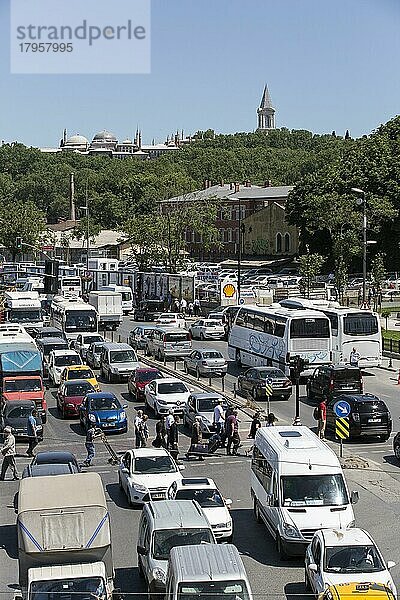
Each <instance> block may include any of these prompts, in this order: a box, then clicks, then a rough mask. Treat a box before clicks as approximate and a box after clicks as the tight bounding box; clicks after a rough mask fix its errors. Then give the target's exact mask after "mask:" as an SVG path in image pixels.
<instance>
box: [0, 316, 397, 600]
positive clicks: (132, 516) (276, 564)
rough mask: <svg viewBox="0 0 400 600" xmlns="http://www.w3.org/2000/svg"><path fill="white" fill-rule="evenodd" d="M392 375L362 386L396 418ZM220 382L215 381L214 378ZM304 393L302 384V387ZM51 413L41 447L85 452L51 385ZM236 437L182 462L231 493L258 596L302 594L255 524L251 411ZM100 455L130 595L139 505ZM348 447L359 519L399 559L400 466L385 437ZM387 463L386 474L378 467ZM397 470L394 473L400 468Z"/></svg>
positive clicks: (5, 522)
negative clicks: (229, 447) (231, 449)
mask: <svg viewBox="0 0 400 600" xmlns="http://www.w3.org/2000/svg"><path fill="white" fill-rule="evenodd" d="M133 326H134V323H133V322H131V321H130V319H129V318H126V319H125V320H124V323H123V324H122V326H121V328H120V331H119V332H118V333H117V336H118V335H121V337H122V339H123V341H125V338H126V336H127V333H128V332H129V331H130V329H132V328H133ZM194 345H195V346H204V345H207V346H209V347H211V346H212V347H216V348H219V349H221V350H222V351H223V352H224V353H226V349H227V345H226V343H225V342H205V343H204V342H194ZM237 374H238V371H237V367H236V366H235V365H234V364H230V365H229V373H228V375H227V377H226V387H227V389H229V390H231V389H232V388H233V383H234V382H235V380H236V376H237ZM391 377H394V374H393V373H392V372H389V371H385V370H379V369H377V370H375V371H374V372H373V373H371V374H368V375H366V376H365V379H364V381H365V388H366V391H369V392H372V393H377V394H379V395H381V396H382V397H383V399H384V400H385V401H386V402H387V404H388V406H389V408H390V410H391V411H392V415H393V419H394V424H395V426H396V423H397V418H398V417H399V416H400V407H399V402H398V396H399V391H400V386H397V385H396V382H395V381H392V380H391ZM216 385H217V387H218V386H219V383H216ZM102 388H103V389H105V390H110V391H114V392H115V393H117V394H118V395H119V396H120V397H122V399H123V400H124V402H126V403H127V404H128V409H127V411H128V415H129V418H130V424H131V422H132V418H133V416H134V414H135V409H137V408H142V405H141V404H140V403H136V402H133V401H132V400H131V399H130V398H129V397H128V395H127V394H126V384H113V385H107V384H102ZM302 392H303V394H304V389H302ZM47 394H48V403H49V407H50V408H49V413H50V414H49V419H48V422H47V424H46V426H45V439H44V441H43V443H42V444H41V445H40V449H60V448H63V449H67V450H70V451H72V452H74V453H75V454H76V455H77V456H78V458H79V459H83V458H84V457H85V448H84V436H83V432H82V431H81V430H80V427H79V424H78V422H77V421H76V420H72V419H71V420H66V421H63V420H61V419H60V418H59V416H58V414H57V411H56V408H55V406H56V401H55V389H53V388H52V389H49V390H48V392H47ZM271 410H273V412H274V413H275V414H276V415H277V416H278V419H279V420H280V421H281V422H283V423H291V422H292V420H293V415H294V398H293V397H292V398H291V399H290V400H289V401H274V402H273V403H272V408H271ZM312 410H313V409H312V407H311V406H309V405H308V404H307V401H306V398H305V397H304V395H302V398H301V417H302V422H303V424H305V425H310V426H313V425H314V421H313V419H312ZM240 419H241V437H242V440H243V448H242V455H241V456H238V457H227V456H226V455H225V454H224V453H223V451H222V450H221V451H219V452H218V453H217V454H215V455H213V456H211V457H209V458H207V459H206V461H205V462H204V463H200V462H196V461H190V462H186V461H185V471H184V475H185V476H190V475H207V476H210V477H212V478H213V479H214V480H215V482H216V483H217V485H218V486H219V487H220V489H221V491H222V492H223V494H224V495H225V497H228V498H231V499H232V500H233V504H232V517H233V521H234V527H235V532H234V543H235V544H236V545H237V547H238V549H239V551H240V553H241V555H242V556H243V560H244V563H245V567H246V569H247V572H248V575H249V578H250V583H251V585H252V589H253V592H254V595H255V598H285V597H287V598H292V597H293V598H295V597H296V596H298V595H300V596H302V595H303V594H304V591H305V589H304V585H303V580H304V569H303V565H302V561H301V560H294V561H289V562H285V563H281V562H280V561H279V559H278V556H277V554H276V551H275V547H274V544H273V542H272V540H271V538H270V536H269V535H268V533H267V531H266V529H265V527H264V526H263V525H259V524H257V523H256V521H255V519H254V517H253V514H252V509H251V500H250V493H249V473H250V469H249V466H250V465H249V463H250V460H249V458H247V457H246V456H245V454H244V450H246V448H248V447H249V446H250V445H251V444H250V441H249V440H247V439H246V436H247V431H248V428H249V417H248V416H246V415H245V414H244V413H241V414H240ZM154 426H155V420H154V419H153V418H152V417H151V418H150V431H151V437H152V435H153V434H154ZM132 435H133V434H132V428H131V429H130V430H129V431H128V433H127V434H123V435H114V436H110V438H109V439H110V441H111V443H112V444H113V446H114V448H115V449H116V450H117V451H118V452H123V451H124V450H126V449H128V448H130V447H132ZM188 446H189V440H188V437H187V435H186V432H185V431H184V430H182V431H181V436H180V447H181V451H182V453H183V452H184V451H185V450H186V449H187V448H188ZM96 447H97V454H96V458H95V461H94V467H92V469H93V470H95V471H97V472H98V473H100V475H101V477H102V479H103V482H104V486H105V490H106V494H107V500H108V504H109V511H110V519H111V527H112V537H113V553H114V562H115V568H116V585H117V586H118V587H120V588H121V589H122V590H123V592H125V594H126V597H128V595H129V594H140V595H141V594H143V593H144V592H145V590H144V588H143V584H142V581H141V580H140V579H139V576H138V571H137V558H136V540H137V530H138V522H139V516H140V511H139V510H136V509H131V508H129V507H128V504H127V502H126V498H125V496H124V495H123V494H122V493H121V492H120V490H119V488H118V483H117V475H116V468H115V467H112V466H110V465H109V464H108V462H107V459H108V454H107V451H106V449H105V448H104V447H103V446H102V444H101V442H98V443H97V445H96ZM345 450H346V452H351V453H355V454H359V455H361V456H363V457H365V458H368V459H369V460H370V461H371V460H373V461H375V463H372V462H371V468H370V469H367V470H365V471H358V472H352V471H347V472H346V477H347V479H348V481H349V487H350V488H351V489H357V490H359V493H360V502H359V504H358V505H357V506H356V507H355V513H356V520H357V524H358V525H359V526H361V527H364V528H365V529H367V530H368V531H369V532H370V533H371V534H372V535H373V537H374V538H375V540H376V542H377V543H378V545H379V546H380V547H381V549H382V551H383V554H384V556H385V558H386V559H387V560H394V561H396V562H398V563H400V547H399V544H398V536H399V533H400V529H397V527H398V525H397V524H398V515H399V513H400V483H399V482H398V481H397V480H398V479H399V480H400V466H398V465H397V464H396V462H395V461H394V460H393V452H392V450H391V444H390V442H387V443H379V442H373V443H369V444H366V443H363V444H347V445H346V448H345ZM25 451H26V445H24V444H18V452H19V455H18V457H17V464H18V468H19V471H20V473H21V472H22V470H23V467H24V466H25V465H26V464H28V458H27V457H26V456H25V454H24V453H25ZM380 468H384V469H385V470H386V471H388V473H390V475H389V474H385V473H382V472H381V471H380ZM398 473H399V475H398ZM17 491H18V482H12V481H6V482H4V483H1V485H0V600H8V598H11V597H12V596H13V592H14V589H15V586H16V584H17V580H18V565H17V543H16V530H15V520H16V514H15V509H14V502H15V494H16V493H17ZM392 573H393V576H394V579H395V581H397V582H399V581H400V568H398V567H397V566H396V567H395V568H394V569H393V571H392Z"/></svg>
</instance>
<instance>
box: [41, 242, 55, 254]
mask: <svg viewBox="0 0 400 600" xmlns="http://www.w3.org/2000/svg"><path fill="white" fill-rule="evenodd" d="M51 250H54V246H51V245H50V244H48V245H47V246H42V251H44V252H50V251H51Z"/></svg>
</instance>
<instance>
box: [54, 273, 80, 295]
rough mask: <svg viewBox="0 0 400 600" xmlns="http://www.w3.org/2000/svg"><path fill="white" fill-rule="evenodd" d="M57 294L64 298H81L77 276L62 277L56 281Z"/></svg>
mask: <svg viewBox="0 0 400 600" xmlns="http://www.w3.org/2000/svg"><path fill="white" fill-rule="evenodd" d="M58 293H59V294H60V296H64V298H72V297H80V296H82V280H81V278H80V277H79V275H74V276H70V275H68V276H67V275H64V276H63V277H60V278H59V280H58Z"/></svg>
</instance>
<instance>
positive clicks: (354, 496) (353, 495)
mask: <svg viewBox="0 0 400 600" xmlns="http://www.w3.org/2000/svg"><path fill="white" fill-rule="evenodd" d="M359 499H360V497H359V495H358V492H356V491H354V490H353V491H352V492H351V496H350V502H351V504H357V502H358V501H359Z"/></svg>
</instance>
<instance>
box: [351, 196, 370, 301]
mask: <svg viewBox="0 0 400 600" xmlns="http://www.w3.org/2000/svg"><path fill="white" fill-rule="evenodd" d="M351 191H352V192H354V193H355V194H357V196H358V198H357V204H358V206H362V209H363V222H362V239H363V287H362V290H363V291H362V305H361V307H362V308H366V307H367V244H368V242H367V202H366V198H365V191H364V190H360V188H351Z"/></svg>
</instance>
